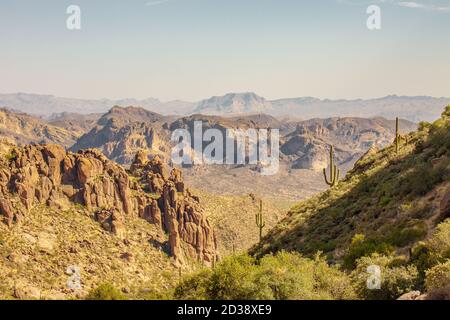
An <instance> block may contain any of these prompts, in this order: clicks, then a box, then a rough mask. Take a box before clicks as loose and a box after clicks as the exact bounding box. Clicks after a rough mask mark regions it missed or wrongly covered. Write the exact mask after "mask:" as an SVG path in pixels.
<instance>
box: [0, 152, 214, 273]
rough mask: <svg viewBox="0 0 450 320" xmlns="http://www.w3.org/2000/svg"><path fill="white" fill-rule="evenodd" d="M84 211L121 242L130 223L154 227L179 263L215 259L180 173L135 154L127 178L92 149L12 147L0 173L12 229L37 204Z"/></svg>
mask: <svg viewBox="0 0 450 320" xmlns="http://www.w3.org/2000/svg"><path fill="white" fill-rule="evenodd" d="M14 199H18V200H17V201H16V202H15V200H14ZM69 202H72V203H78V204H82V205H84V206H86V208H87V209H88V210H90V211H91V212H93V213H95V214H94V216H95V219H96V220H97V221H99V222H100V223H101V225H102V226H103V228H105V229H106V230H108V231H110V232H112V233H114V234H116V235H117V236H118V237H123V236H124V232H123V229H124V225H125V224H126V220H127V218H128V217H140V218H143V219H145V220H147V221H148V222H149V223H152V224H155V225H156V226H158V227H159V228H160V229H161V232H166V233H167V234H168V237H169V247H170V253H171V254H172V255H173V257H174V258H175V259H176V261H177V262H179V263H183V262H184V261H185V260H186V259H196V260H199V261H203V262H205V264H211V263H212V261H213V260H214V259H216V240H215V236H214V231H213V229H212V227H211V225H210V224H209V222H208V220H207V219H206V217H205V215H204V214H203V211H202V208H201V206H200V204H199V200H198V198H197V197H194V196H192V195H191V194H190V192H189V190H188V189H186V188H185V186H184V183H183V180H182V177H181V172H180V171H179V170H178V169H172V171H169V168H168V167H167V166H166V165H165V164H164V163H163V161H162V160H161V159H159V158H158V157H155V158H154V159H153V160H151V161H148V160H147V156H146V155H145V154H144V153H138V154H137V155H136V158H135V161H134V163H133V165H132V166H131V169H130V170H129V171H128V172H127V171H126V170H125V169H124V168H123V167H121V166H120V165H118V164H116V163H114V162H112V161H110V160H108V159H107V158H106V157H105V156H104V155H103V154H102V153H101V152H99V151H97V150H95V149H89V150H83V151H79V152H78V153H71V152H66V151H65V149H64V148H63V147H61V146H57V145H42V146H25V147H21V148H19V147H15V148H13V149H12V151H11V154H10V155H9V156H8V158H7V160H5V161H3V163H2V165H1V167H0V215H2V216H3V219H4V221H5V222H6V223H7V224H8V225H11V224H12V223H14V221H16V220H18V219H20V218H22V217H24V216H26V214H27V211H28V210H30V209H32V208H33V206H34V205H36V204H46V205H48V206H51V207H56V208H61V209H62V208H64V206H65V204H68V203H69Z"/></svg>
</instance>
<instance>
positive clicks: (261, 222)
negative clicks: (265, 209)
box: [255, 200, 266, 242]
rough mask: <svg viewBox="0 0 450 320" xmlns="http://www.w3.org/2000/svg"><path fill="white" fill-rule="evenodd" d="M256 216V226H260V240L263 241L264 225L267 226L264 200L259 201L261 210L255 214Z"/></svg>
mask: <svg viewBox="0 0 450 320" xmlns="http://www.w3.org/2000/svg"><path fill="white" fill-rule="evenodd" d="M255 218H256V226H257V227H258V228H259V241H260V242H261V240H262V232H263V229H264V227H265V226H266V222H265V220H264V217H263V214H262V200H260V201H259V212H258V213H257V214H255Z"/></svg>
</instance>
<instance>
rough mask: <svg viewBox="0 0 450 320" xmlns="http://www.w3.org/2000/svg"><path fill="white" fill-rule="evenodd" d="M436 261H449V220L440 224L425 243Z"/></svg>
mask: <svg viewBox="0 0 450 320" xmlns="http://www.w3.org/2000/svg"><path fill="white" fill-rule="evenodd" d="M427 246H428V247H429V248H430V251H431V254H432V255H433V257H434V259H435V260H436V261H441V262H442V261H444V260H446V259H450V219H447V220H445V221H444V222H442V223H440V224H439V225H438V226H437V227H436V230H435V231H434V233H433V235H432V236H431V238H430V239H429V240H428V242H427Z"/></svg>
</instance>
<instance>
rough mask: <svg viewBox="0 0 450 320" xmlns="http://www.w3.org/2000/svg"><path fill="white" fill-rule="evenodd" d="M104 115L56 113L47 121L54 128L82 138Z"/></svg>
mask: <svg viewBox="0 0 450 320" xmlns="http://www.w3.org/2000/svg"><path fill="white" fill-rule="evenodd" d="M102 115H103V114H101V113H91V114H79V113H69V112H63V113H55V114H52V115H51V116H50V117H49V118H48V119H47V122H48V123H49V124H51V125H53V126H56V127H60V128H64V129H66V130H68V131H70V132H73V133H74V134H76V135H78V136H79V137H80V136H82V135H83V134H85V133H87V132H88V131H90V130H91V129H92V128H93V127H94V125H95V124H96V122H97V121H98V119H100V117H101V116H102Z"/></svg>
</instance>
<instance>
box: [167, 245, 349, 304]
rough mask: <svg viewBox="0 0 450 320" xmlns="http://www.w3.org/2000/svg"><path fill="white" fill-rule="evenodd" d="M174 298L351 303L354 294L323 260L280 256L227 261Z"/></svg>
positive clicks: (177, 291)
mask: <svg viewBox="0 0 450 320" xmlns="http://www.w3.org/2000/svg"><path fill="white" fill-rule="evenodd" d="M175 298H177V299H220V300H234V299H241V300H260V299H270V300H273V299H279V300H288V299H308V300H309V299H352V298H355V293H354V291H353V288H352V286H351V282H350V279H349V277H348V276H347V275H346V274H345V273H343V272H341V271H339V270H338V269H337V268H335V267H330V266H328V264H327V263H326V262H325V260H324V259H323V258H321V257H316V258H315V259H314V260H312V259H307V258H304V257H302V256H301V255H300V254H298V253H287V252H279V253H277V254H276V255H266V256H264V257H262V258H261V259H260V260H259V261H257V260H255V259H253V258H251V257H249V256H248V255H241V256H234V257H229V258H226V259H224V261H222V262H220V263H218V264H217V266H216V267H215V268H214V269H213V270H206V271H201V272H200V273H198V274H196V275H194V276H191V277H188V278H186V279H185V280H183V281H182V282H181V283H180V284H179V285H178V287H177V288H176V289H175Z"/></svg>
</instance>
